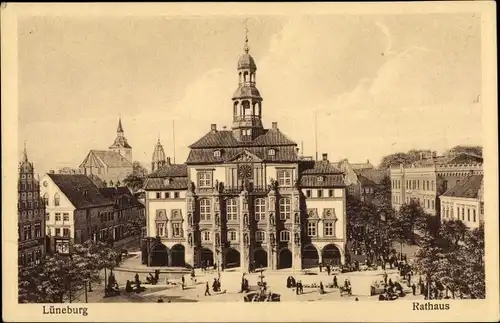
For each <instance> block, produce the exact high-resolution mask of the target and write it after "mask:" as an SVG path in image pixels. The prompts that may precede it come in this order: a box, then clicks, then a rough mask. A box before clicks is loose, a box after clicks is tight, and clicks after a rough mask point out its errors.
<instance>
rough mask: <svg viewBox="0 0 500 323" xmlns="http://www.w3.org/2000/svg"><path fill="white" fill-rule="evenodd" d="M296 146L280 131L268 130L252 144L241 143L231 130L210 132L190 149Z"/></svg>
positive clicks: (251, 142)
mask: <svg viewBox="0 0 500 323" xmlns="http://www.w3.org/2000/svg"><path fill="white" fill-rule="evenodd" d="M288 145H291V146H296V145H297V144H296V143H295V142H294V141H292V140H290V139H288V138H287V137H286V136H285V135H284V134H283V133H282V132H281V131H280V130H279V129H266V130H265V133H264V134H262V135H260V136H259V137H257V138H255V140H253V141H250V142H240V141H238V140H237V139H236V138H235V137H234V136H233V132H232V131H231V130H222V131H220V130H216V131H210V132H209V133H207V134H206V135H205V136H203V137H202V138H201V139H199V140H198V141H196V142H195V143H194V144H192V145H190V146H189V148H191V149H194V148H225V147H228V148H229V147H232V148H236V147H252V146H288Z"/></svg>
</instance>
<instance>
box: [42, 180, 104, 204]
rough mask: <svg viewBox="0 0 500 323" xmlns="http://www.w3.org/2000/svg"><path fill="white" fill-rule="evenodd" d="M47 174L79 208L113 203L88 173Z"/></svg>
mask: <svg viewBox="0 0 500 323" xmlns="http://www.w3.org/2000/svg"><path fill="white" fill-rule="evenodd" d="M47 175H48V176H49V178H50V179H51V180H52V181H53V182H54V184H56V185H57V187H58V188H59V190H60V191H61V193H63V194H64V195H65V196H66V197H67V198H68V200H69V201H70V202H71V204H73V205H74V206H75V207H76V208H77V209H82V208H89V207H96V206H105V205H110V204H113V201H112V200H110V199H108V198H106V197H105V196H104V195H102V194H101V192H100V191H99V188H98V187H97V186H96V185H95V184H94V182H93V181H92V180H91V179H90V178H89V177H88V176H86V175H81V174H47Z"/></svg>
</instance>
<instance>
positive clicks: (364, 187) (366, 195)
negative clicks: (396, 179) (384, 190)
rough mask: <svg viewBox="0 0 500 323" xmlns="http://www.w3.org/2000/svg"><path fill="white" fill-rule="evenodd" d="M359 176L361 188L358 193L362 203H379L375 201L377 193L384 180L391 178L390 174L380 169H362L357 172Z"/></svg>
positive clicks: (359, 187)
mask: <svg viewBox="0 0 500 323" xmlns="http://www.w3.org/2000/svg"><path fill="white" fill-rule="evenodd" d="M355 172H356V175H357V176H358V181H359V186H358V188H357V190H356V191H357V192H359V197H360V199H361V201H366V202H370V203H371V202H373V203H377V202H378V201H376V200H375V193H376V191H377V188H379V187H380V185H383V184H384V178H386V177H387V176H389V172H388V171H386V170H379V169H369V168H365V169H360V170H356V171H355Z"/></svg>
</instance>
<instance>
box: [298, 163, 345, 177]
mask: <svg viewBox="0 0 500 323" xmlns="http://www.w3.org/2000/svg"><path fill="white" fill-rule="evenodd" d="M301 169H303V171H302V174H342V171H341V170H340V169H338V168H337V167H335V165H334V164H333V163H330V162H329V161H323V160H321V161H302V162H301Z"/></svg>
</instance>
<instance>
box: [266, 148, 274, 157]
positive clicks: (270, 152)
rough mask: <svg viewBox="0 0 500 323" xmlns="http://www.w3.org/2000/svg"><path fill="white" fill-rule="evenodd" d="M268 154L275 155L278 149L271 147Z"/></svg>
mask: <svg viewBox="0 0 500 323" xmlns="http://www.w3.org/2000/svg"><path fill="white" fill-rule="evenodd" d="M267 154H268V155H269V156H274V155H276V150H274V149H272V148H271V149H269V150H268V151H267Z"/></svg>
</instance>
